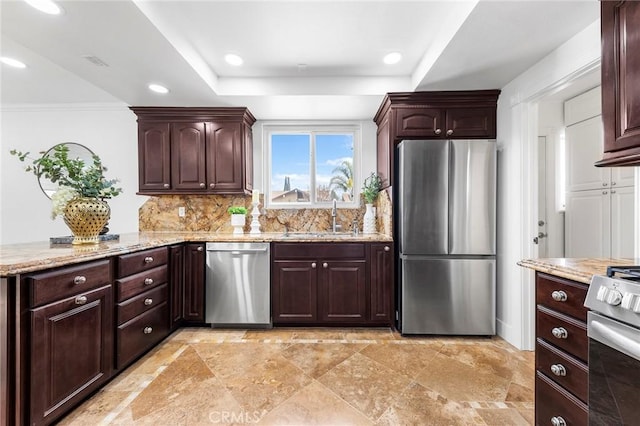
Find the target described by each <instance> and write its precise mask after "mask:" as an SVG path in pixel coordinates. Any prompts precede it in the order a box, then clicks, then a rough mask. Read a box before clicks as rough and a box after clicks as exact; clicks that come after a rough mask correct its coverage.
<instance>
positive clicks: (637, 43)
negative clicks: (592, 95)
mask: <svg viewBox="0 0 640 426" xmlns="http://www.w3.org/2000/svg"><path fill="white" fill-rule="evenodd" d="M600 11H601V25H602V120H603V124H604V156H603V159H602V160H601V161H599V162H597V163H596V166H638V165H640V2H637V1H602V2H600Z"/></svg>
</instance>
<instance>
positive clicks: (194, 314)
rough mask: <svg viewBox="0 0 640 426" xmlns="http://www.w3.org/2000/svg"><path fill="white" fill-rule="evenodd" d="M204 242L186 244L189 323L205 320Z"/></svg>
mask: <svg viewBox="0 0 640 426" xmlns="http://www.w3.org/2000/svg"><path fill="white" fill-rule="evenodd" d="M204 247H205V245H204V243H190V244H185V246H184V253H185V254H184V311H183V312H184V315H183V317H184V320H185V322H187V323H196V324H197V323H203V322H204V279H205V250H204Z"/></svg>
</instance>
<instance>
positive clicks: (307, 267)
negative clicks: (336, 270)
mask: <svg viewBox="0 0 640 426" xmlns="http://www.w3.org/2000/svg"><path fill="white" fill-rule="evenodd" d="M317 265H318V262H317V261H309V260H297V261H296V260H293V261H274V262H273V270H272V274H271V289H272V290H271V307H272V309H271V313H272V316H273V322H274V324H278V323H291V322H294V323H307V322H308V323H313V322H316V321H317V320H318V274H317V269H316V268H317Z"/></svg>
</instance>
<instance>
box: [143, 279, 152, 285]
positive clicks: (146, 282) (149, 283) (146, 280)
mask: <svg viewBox="0 0 640 426" xmlns="http://www.w3.org/2000/svg"><path fill="white" fill-rule="evenodd" d="M151 284H153V278H145V279H144V285H151Z"/></svg>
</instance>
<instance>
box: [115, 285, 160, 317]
mask: <svg viewBox="0 0 640 426" xmlns="http://www.w3.org/2000/svg"><path fill="white" fill-rule="evenodd" d="M168 294H169V286H168V285H167V284H162V285H161V286H158V287H155V288H153V289H151V290H148V291H145V292H144V293H142V294H139V295H137V296H135V297H132V298H130V299H127V300H126V301H124V302H120V303H118V307H117V312H118V316H117V321H118V325H120V324H123V323H125V322H127V321H129V320H130V319H132V318H133V317H136V316H138V315H140V314H141V313H143V312H146V311H148V310H150V309H153V308H155V307H156V306H158V305H160V304H162V303H163V302H166V301H167V299H168Z"/></svg>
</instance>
